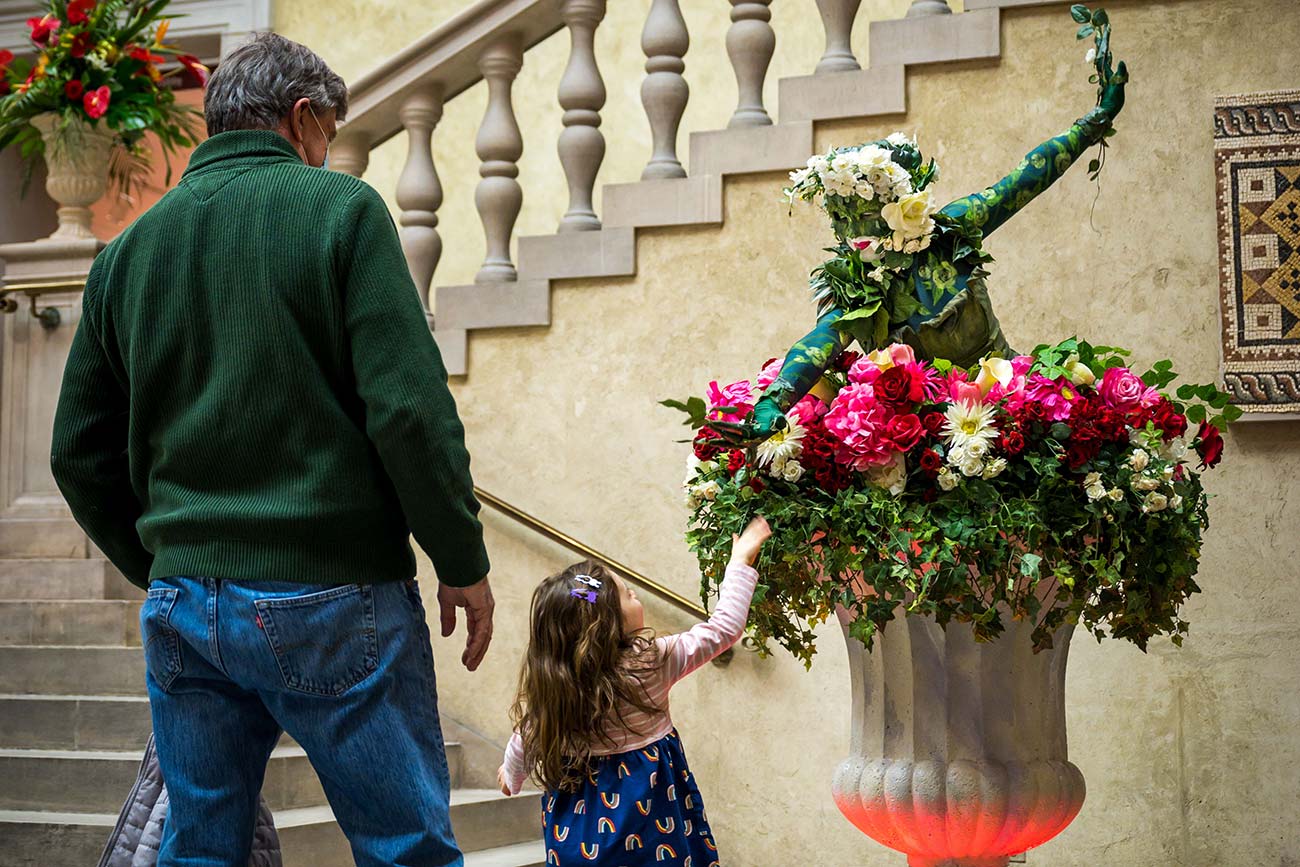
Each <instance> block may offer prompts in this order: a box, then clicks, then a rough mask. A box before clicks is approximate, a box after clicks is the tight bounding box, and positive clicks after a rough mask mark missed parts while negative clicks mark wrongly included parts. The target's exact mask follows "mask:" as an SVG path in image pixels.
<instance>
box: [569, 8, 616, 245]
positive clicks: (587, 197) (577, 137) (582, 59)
mask: <svg viewBox="0 0 1300 867" xmlns="http://www.w3.org/2000/svg"><path fill="white" fill-rule="evenodd" d="M560 16H561V17H562V18H563V19H564V23H565V25H566V26H567V27H568V28H569V39H570V47H569V65H568V66H566V67H565V69H564V75H563V76H562V77H561V78H560V92H559V96H560V107H561V108H563V109H564V131H563V132H562V133H560V141H559V145H558V147H559V151H560V164H561V165H562V166H564V176H565V178H567V179H568V182H569V210H568V211H566V212H565V214H564V217H563V218H562V219H561V220H560V228H559V231H561V232H580V231H590V230H593V229H599V228H600V219H599V218H597V216H596V211H595V208H594V207H593V205H592V201H591V196H592V190H594V189H595V186H596V173H597V172H598V171H599V170H600V164H601V161H603V160H604V159H605V137H604V136H603V135H602V134H601V132H600V109H601V108H602V107H603V106H604V105H605V82H604V81H602V80H601V78H600V68H599V67H598V66H597V65H596V51H595V37H596V25H598V24H599V23H600V21H601V19H602V18H604V17H605V0H563V2H562V4H561V6H560Z"/></svg>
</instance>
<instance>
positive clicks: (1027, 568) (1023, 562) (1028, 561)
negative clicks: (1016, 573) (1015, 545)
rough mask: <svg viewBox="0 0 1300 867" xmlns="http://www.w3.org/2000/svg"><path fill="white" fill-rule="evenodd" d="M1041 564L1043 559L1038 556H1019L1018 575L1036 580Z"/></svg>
mask: <svg viewBox="0 0 1300 867" xmlns="http://www.w3.org/2000/svg"><path fill="white" fill-rule="evenodd" d="M1042 562H1043V558H1042V557H1041V556H1039V555H1038V554H1022V555H1021V556H1020V574H1021V575H1024V576H1025V577H1026V578H1037V577H1038V567H1039V566H1040V565H1041V564H1042Z"/></svg>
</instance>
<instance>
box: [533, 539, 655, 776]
mask: <svg viewBox="0 0 1300 867" xmlns="http://www.w3.org/2000/svg"><path fill="white" fill-rule="evenodd" d="M579 575H585V576H588V577H590V578H592V579H594V580H596V581H599V582H601V587H600V589H599V590H598V591H597V592H596V601H595V602H588V601H587V600H586V599H580V598H576V597H574V596H573V595H572V594H571V592H570V591H572V590H581V591H586V590H588V589H589V587H588V586H587V585H586V584H584V583H582V582H580V581H579V580H578V576H579ZM619 595H620V594H619V588H618V585H617V584H616V583H614V576H613V574H612V573H610V572H609V571H608V570H607V569H605V568H603V567H602V566H600V565H599V564H597V563H594V562H592V561H590V560H588V561H584V562H582V563H575V564H574V565H572V566H570V567H569V568H567V569H565V570H564V571H563V572H561V573H560V574H558V575H552V576H551V577H550V578H547V579H546V580H545V581H543V582H542V583H541V584H539V585H538V587H537V589H536V590H535V591H534V592H533V603H532V612H531V614H530V618H529V619H530V623H529V636H528V651H527V654H526V655H525V657H524V665H523V669H522V670H521V671H520V673H519V694H518V696H517V697H516V698H515V703H514V707H513V708H512V709H511V717H512V719H513V720H514V723H515V730H516V731H518V732H519V736H520V738H522V740H523V745H524V755H525V756H527V757H528V761H529V763H530V764H531V765H532V767H533V779H534V780H536V782H537V783H538V785H540V786H542V787H543V788H545V789H549V790H554V791H573V790H575V789H577V788H578V786H579V785H580V783H581V780H582V777H583V776H584V775H586V774H587V773H588V765H589V761H590V758H591V751H592V747H593V746H594V745H599V744H601V743H604V744H608V745H610V746H612V745H613V744H612V742H611V741H610V738H609V735H608V734H607V733H606V727H607V726H609V725H610V724H611V723H616V724H618V725H622V726H624V727H628V726H627V724H626V716H625V715H626V713H627V712H628V711H629V710H638V711H641V712H643V713H647V714H655V713H659V712H660V711H661V710H662V709H661V708H658V707H655V706H654V705H653V704H652V703H651V702H650V699H649V697H648V696H647V695H646V692H645V689H644V688H643V687H642V681H643V678H644V677H645V676H646V674H648V673H649V672H650V670H652V669H653V668H654V667H656V666H657V665H658V663H659V658H658V653H657V651H656V645H655V643H654V641H653V640H652V638H651V635H650V633H649V632H648V631H646V630H641V631H639V632H637V633H635V634H632V635H624V634H623V612H622V605H621V602H620V600H619Z"/></svg>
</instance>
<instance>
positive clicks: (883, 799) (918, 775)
mask: <svg viewBox="0 0 1300 867" xmlns="http://www.w3.org/2000/svg"><path fill="white" fill-rule="evenodd" d="M1003 622H1004V623H1005V624H1006V627H1007V628H1006V632H1005V633H1004V634H1003V635H1002V636H1001V637H1000V638H999V639H998V640H996V641H993V642H985V643H980V642H976V641H975V639H974V636H973V634H972V632H971V630H970V628H969V627H968V626H965V625H962V624H950V625H949V626H948V627H947V628H946V629H941V628H940V627H939V626H938V624H937V623H935V621H934V620H933V619H931V618H926V617H907V618H903V617H900V618H898V619H896V620H895V621H893V622H891V623H890V624H889V626H888V628H887V629H885V631H884V632H883V633H881V634H879V635H877V636H876V643H875V648H874V650H873V651H872V652H870V653H868V652H867V650H866V648H865V647H864V646H863V645H862V643H861V642H859V641H857V640H856V639H853V638H848V637H847V633H846V639H847V640H848V645H849V665H850V671H851V675H852V678H853V692H852V701H853V737H852V751H853V755H852V756H851V757H850V758H848V759H846V760H845V761H844V762H843V763H842V764H841V765H840V767H839V769H838V770H837V771H836V773H835V779H834V784H833V788H834V796H835V803H836V806H838V807H839V808H840V811H841V812H842V813H844V815H845V816H846V817H847V818H848V819H849V821H850V822H852V823H853V824H854V825H856V826H857V827H858V829H859V830H861V831H862V832H863V833H864V834H866V835H867V836H869V837H871V838H872V839H873V840H875V841H877V842H879V843H882V844H883V845H885V846H888V847H890V848H891V849H896V850H898V851H899V852H903V853H905V854H906V855H907V856H908V860H907V863H908V864H909V865H911V867H1002V865H1005V864H1007V862H1008V859H1009V857H1010V856H1011V855H1015V854H1018V853H1020V852H1024V851H1026V850H1028V849H1031V848H1033V847H1034V846H1038V845H1041V844H1042V843H1045V842H1046V841H1048V840H1050V839H1051V838H1052V837H1054V836H1056V835H1057V834H1059V833H1060V832H1061V831H1062V830H1064V829H1065V827H1066V826H1067V825H1069V824H1070V822H1071V821H1073V819H1074V817H1075V816H1076V815H1078V813H1079V810H1080V808H1081V807H1082V806H1083V799H1084V795H1085V788H1084V782H1083V775H1082V774H1081V773H1080V772H1079V769H1078V768H1076V767H1075V766H1074V765H1072V764H1070V762H1069V760H1068V757H1067V750H1066V732H1065V663H1066V656H1067V653H1068V650H1069V642H1070V634H1071V632H1072V631H1073V627H1072V626H1068V625H1067V626H1064V627H1062V628H1061V629H1060V630H1059V631H1058V632H1057V633H1056V635H1055V636H1053V640H1054V644H1055V646H1054V648H1053V649H1052V650H1045V651H1042V652H1041V653H1038V654H1034V653H1033V651H1032V649H1031V641H1030V637H1029V635H1030V632H1031V631H1032V630H1033V626H1032V624H1030V623H1024V622H1019V623H1018V622H1015V621H1012V620H1011V619H1010V618H1009V617H1006V616H1004V617H1003Z"/></svg>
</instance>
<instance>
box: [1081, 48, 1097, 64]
mask: <svg viewBox="0 0 1300 867" xmlns="http://www.w3.org/2000/svg"><path fill="white" fill-rule="evenodd" d="M1083 60H1084V62H1085V63H1096V62H1097V47H1096V46H1095V45H1094V46H1093V47H1092V48H1089V49H1088V53H1087V54H1085V55H1083Z"/></svg>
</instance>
